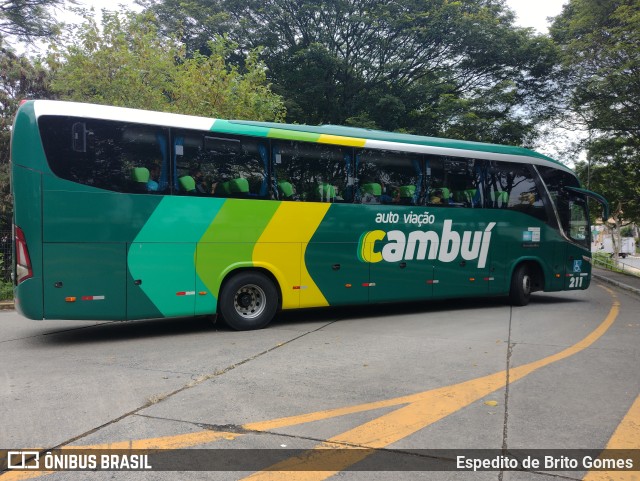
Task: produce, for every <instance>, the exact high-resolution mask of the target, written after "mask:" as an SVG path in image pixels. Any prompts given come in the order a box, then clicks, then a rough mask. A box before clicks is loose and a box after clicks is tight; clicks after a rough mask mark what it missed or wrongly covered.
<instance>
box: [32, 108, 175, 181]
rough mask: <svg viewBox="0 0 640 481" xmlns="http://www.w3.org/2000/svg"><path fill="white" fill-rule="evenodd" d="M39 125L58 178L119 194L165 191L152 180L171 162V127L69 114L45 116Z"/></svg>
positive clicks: (51, 165) (52, 166)
mask: <svg viewBox="0 0 640 481" xmlns="http://www.w3.org/2000/svg"><path fill="white" fill-rule="evenodd" d="M38 123H39V127H40V133H41V136H42V142H43V145H44V149H45V152H46V155H47V160H48V162H49V167H50V168H51V170H52V171H53V173H54V174H55V175H56V176H58V177H60V178H63V179H66V180H69V181H71V182H77V183H79V184H84V185H89V186H92V187H97V188H100V189H105V190H110V191H114V192H129V193H155V192H161V190H162V189H161V186H160V185H156V186H155V189H153V190H152V187H153V184H151V183H150V182H151V180H152V173H153V172H155V171H156V166H159V165H166V164H167V163H168V152H167V138H168V129H165V128H160V127H152V126H145V125H139V124H129V123H126V122H117V121H111V120H96V119H84V120H83V121H81V122H80V121H78V119H77V118H72V117H64V116H43V117H41V118H40V119H39V121H38ZM156 180H157V179H154V182H155V181H156ZM156 184H157V182H156ZM164 187H166V184H165V186H164Z"/></svg>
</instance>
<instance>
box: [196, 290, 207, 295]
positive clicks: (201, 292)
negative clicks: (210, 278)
mask: <svg viewBox="0 0 640 481" xmlns="http://www.w3.org/2000/svg"><path fill="white" fill-rule="evenodd" d="M198 295H199V296H206V295H207V291H200V292H198Z"/></svg>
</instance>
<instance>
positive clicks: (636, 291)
mask: <svg viewBox="0 0 640 481" xmlns="http://www.w3.org/2000/svg"><path fill="white" fill-rule="evenodd" d="M591 275H592V276H593V277H595V278H596V279H600V280H601V281H604V282H607V283H609V284H611V285H614V286H616V287H619V288H620V289H624V290H626V291H630V292H633V293H634V294H636V295H638V296H640V289H637V288H635V287H631V286H630V285H628V284H624V283H622V282H618V281H614V280H613V279H609V278H608V277H605V276H601V275H600V274H595V273H593V272H592V273H591Z"/></svg>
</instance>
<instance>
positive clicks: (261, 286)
mask: <svg viewBox="0 0 640 481" xmlns="http://www.w3.org/2000/svg"><path fill="white" fill-rule="evenodd" d="M218 302H219V310H220V314H222V318H223V319H224V322H225V323H226V324H227V325H228V326H229V327H230V328H232V329H235V330H236V331H248V330H251V329H261V328H263V327H265V326H266V325H267V324H269V322H271V320H272V319H273V317H274V316H275V314H276V311H277V309H278V290H277V289H276V287H275V285H274V284H273V282H272V281H271V279H269V277H267V276H266V275H264V274H262V273H261V272H255V271H244V272H240V273H238V274H235V275H234V276H233V277H231V278H230V279H229V280H228V281H226V282H225V283H224V285H223V286H222V289H221V291H220V298H219V300H218Z"/></svg>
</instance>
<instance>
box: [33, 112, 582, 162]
mask: <svg viewBox="0 0 640 481" xmlns="http://www.w3.org/2000/svg"><path fill="white" fill-rule="evenodd" d="M31 102H33V103H34V111H35V115H36V117H40V116H43V115H62V116H71V117H87V118H95V119H102V120H120V121H127V122H132V123H141V124H150V125H160V126H164V127H176V128H187V129H197V130H209V131H212V132H219V133H226V134H237V135H252V136H256V137H266V138H274V139H281V140H299V141H306V142H316V143H326V144H336V145H343V146H352V147H362V148H373V149H387V150H397V151H403V152H412V153H426V154H434V155H449V156H457V157H463V156H468V157H474V158H480V159H488V160H505V161H514V162H519V163H532V164H538V165H548V166H551V167H555V168H560V169H562V170H566V171H569V172H572V171H571V169H570V168H569V167H567V166H565V165H564V164H562V163H560V162H558V161H556V160H554V159H552V158H550V157H547V156H545V155H543V154H540V153H538V152H535V151H533V150H530V149H526V148H523V147H516V146H510V145H499V144H488V143H482V142H470V141H465V140H455V139H445V138H439V137H426V136H420V135H411V134H404V133H394V132H386V131H382V130H373V129H363V128H356V127H344V126H338V125H318V126H310V125H299V124H284V123H275V122H255V121H247V120H223V119H214V118H207V117H196V116H190V115H182V114H171V113H165V112H153V111H147V110H139V109H130V108H125V107H112V106H106V105H97V104H86V103H78V102H64V101H52V100H35V101H31ZM29 103H30V102H29ZM572 173H573V172H572Z"/></svg>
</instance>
